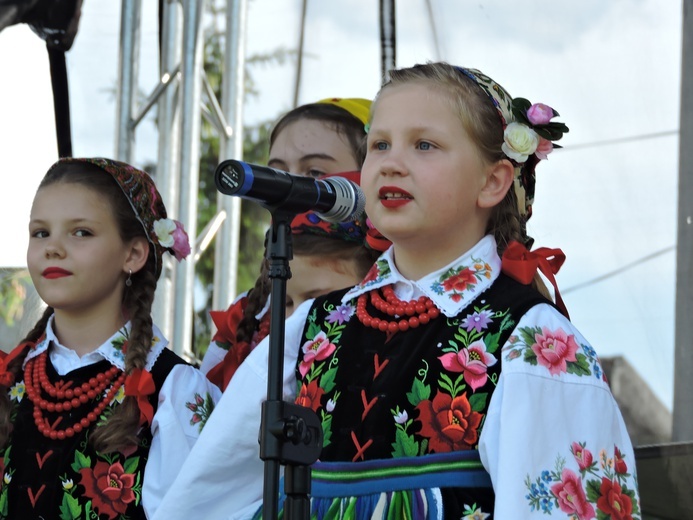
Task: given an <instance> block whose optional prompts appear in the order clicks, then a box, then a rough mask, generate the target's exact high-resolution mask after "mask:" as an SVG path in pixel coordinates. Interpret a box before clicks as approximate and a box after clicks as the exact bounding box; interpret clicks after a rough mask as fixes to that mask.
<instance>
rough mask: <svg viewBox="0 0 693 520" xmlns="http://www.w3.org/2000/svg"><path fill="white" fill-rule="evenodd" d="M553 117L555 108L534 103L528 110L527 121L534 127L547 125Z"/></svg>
mask: <svg viewBox="0 0 693 520" xmlns="http://www.w3.org/2000/svg"><path fill="white" fill-rule="evenodd" d="M553 117H554V112H553V108H551V107H550V106H549V105H545V104H544V103H534V104H533V105H532V106H531V107H529V109H527V119H529V122H530V123H532V124H533V125H547V124H549V121H551V119H553Z"/></svg>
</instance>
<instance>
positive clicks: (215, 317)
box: [207, 298, 269, 392]
mask: <svg viewBox="0 0 693 520" xmlns="http://www.w3.org/2000/svg"><path fill="white" fill-rule="evenodd" d="M247 304H248V300H247V298H242V299H241V300H239V301H237V302H236V303H235V304H234V305H232V306H231V307H229V308H228V309H227V310H225V311H210V313H209V314H210V316H211V317H212V321H213V322H214V325H216V327H217V332H216V334H215V335H214V338H212V339H213V340H214V341H218V342H220V343H227V344H229V345H230V347H229V350H228V351H227V352H226V355H224V359H222V360H221V361H220V362H219V363H217V364H216V365H215V366H214V367H212V368H211V369H210V370H209V372H207V379H209V380H210V381H211V382H212V383H214V384H215V385H217V386H218V387H219V388H220V389H221V390H222V392H223V391H224V390H226V387H227V386H229V381H231V378H232V377H233V375H234V374H235V373H236V370H238V367H239V366H241V363H243V361H244V360H245V358H247V357H248V354H250V352H251V350H252V347H251V344H250V342H248V341H238V340H237V339H236V331H237V330H238V325H239V323H240V322H241V320H242V319H243V312H244V310H245V307H246V305H247ZM268 332H269V314H266V315H265V316H263V318H262V319H261V320H260V325H259V327H258V331H257V338H254V340H255V341H258V342H259V341H261V340H262V339H263V338H264V337H265V336H267V333H268Z"/></svg>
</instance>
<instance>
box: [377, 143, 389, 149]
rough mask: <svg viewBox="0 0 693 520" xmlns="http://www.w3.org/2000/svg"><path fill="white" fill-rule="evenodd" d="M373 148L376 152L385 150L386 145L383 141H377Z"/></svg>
mask: <svg viewBox="0 0 693 520" xmlns="http://www.w3.org/2000/svg"><path fill="white" fill-rule="evenodd" d="M375 148H376V149H377V150H387V148H388V145H387V143H386V142H384V141H378V142H377V143H375Z"/></svg>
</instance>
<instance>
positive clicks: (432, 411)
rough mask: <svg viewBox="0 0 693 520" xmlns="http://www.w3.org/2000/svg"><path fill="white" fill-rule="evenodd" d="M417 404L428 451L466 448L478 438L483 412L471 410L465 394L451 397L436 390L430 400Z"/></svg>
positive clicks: (422, 433)
mask: <svg viewBox="0 0 693 520" xmlns="http://www.w3.org/2000/svg"><path fill="white" fill-rule="evenodd" d="M416 408H417V410H419V419H418V420H419V421H421V435H422V436H424V437H427V438H428V451H429V452H436V453H444V452H450V451H460V450H468V449H470V448H472V447H473V446H474V445H475V444H476V443H477V441H478V440H479V434H478V431H477V429H478V428H479V425H480V424H481V419H482V418H483V415H482V414H480V413H478V412H475V411H473V410H472V406H471V405H470V404H469V401H468V400H467V396H466V395H464V394H463V395H460V396H458V397H455V398H453V397H452V396H450V395H448V394H444V393H442V392H440V391H438V392H437V394H436V396H435V397H434V398H433V401H430V400H428V399H426V400H423V401H421V402H420V403H419V404H418V405H417V406H416Z"/></svg>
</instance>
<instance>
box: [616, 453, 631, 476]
mask: <svg viewBox="0 0 693 520" xmlns="http://www.w3.org/2000/svg"><path fill="white" fill-rule="evenodd" d="M614 471H615V472H616V473H618V474H619V475H625V474H626V473H628V465H627V464H626V461H625V460H623V453H621V450H619V449H618V448H616V447H615V448H614Z"/></svg>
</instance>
